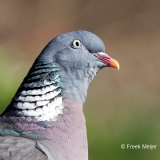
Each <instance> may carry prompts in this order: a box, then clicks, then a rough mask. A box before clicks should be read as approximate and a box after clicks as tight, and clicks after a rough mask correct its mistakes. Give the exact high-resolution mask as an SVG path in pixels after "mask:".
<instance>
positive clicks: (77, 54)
mask: <svg viewBox="0 0 160 160" xmlns="http://www.w3.org/2000/svg"><path fill="white" fill-rule="evenodd" d="M43 61H47V62H53V63H56V64H58V66H59V68H60V72H59V73H60V77H61V87H62V94H63V97H66V98H70V99H73V100H75V101H79V102H84V100H85V98H86V95H87V89H88V85H89V83H90V82H91V80H92V79H93V78H94V76H95V75H96V73H97V72H98V71H99V70H100V69H102V68H104V67H112V68H116V69H119V64H118V62H117V61H116V60H114V59H112V58H111V57H109V56H108V55H107V54H106V53H105V45H104V43H103V41H102V40H101V39H100V38H99V37H98V36H96V35H95V34H93V33H91V32H88V31H83V30H80V31H73V32H69V33H65V34H62V35H60V36H57V37H56V38H54V39H53V40H51V41H50V42H49V43H48V45H47V46H46V47H45V48H44V50H43V51H42V52H41V54H40V55H39V57H38V58H37V60H36V63H37V62H43Z"/></svg>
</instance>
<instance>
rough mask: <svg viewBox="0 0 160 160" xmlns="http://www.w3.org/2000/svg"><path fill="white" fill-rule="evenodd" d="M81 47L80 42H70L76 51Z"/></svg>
mask: <svg viewBox="0 0 160 160" xmlns="http://www.w3.org/2000/svg"><path fill="white" fill-rule="evenodd" d="M80 47H81V41H80V40H78V39H75V40H73V42H72V48H75V49H78V48H80Z"/></svg>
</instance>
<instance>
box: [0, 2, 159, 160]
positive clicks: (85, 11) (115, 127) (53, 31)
mask: <svg viewBox="0 0 160 160" xmlns="http://www.w3.org/2000/svg"><path fill="white" fill-rule="evenodd" d="M77 29H78V30H79V29H83V30H88V31H91V32H93V33H95V34H97V35H98V36H99V37H101V39H102V40H103V41H104V43H105V45H106V50H107V53H108V54H109V55H110V56H111V57H113V58H115V59H117V60H118V61H119V63H120V66H121V68H120V70H119V71H117V70H113V69H111V68H105V69H103V70H102V71H101V72H99V73H98V75H97V76H96V78H95V79H94V80H93V82H92V83H91V85H90V88H89V91H88V97H87V100H86V103H85V108H84V112H85V116H86V119H87V130H88V141H89V159H90V160H107V159H109V160H124V159H127V160H128V159H129V160H135V159H136V160H142V159H145V160H151V159H152V160H159V159H160V116H159V115H160V98H159V95H160V84H159V83H160V67H159V61H160V44H159V43H160V1H159V0H130V1H128V0H121V1H119V0H101V1H96V0H88V1H85V0H68V1H58V0H48V1H43V0H34V1H32V0H23V1H21V0H15V1H3V0H0V104H1V107H0V111H1V112H2V111H3V110H4V108H5V107H6V106H7V105H8V104H9V102H10V101H11V98H12V97H13V95H14V93H15V92H16V90H17V88H18V86H19V85H20V83H21V82H22V80H23V78H24V76H25V75H26V74H27V72H28V70H29V68H30V67H31V65H32V63H33V61H34V59H35V58H36V57H37V55H38V54H39V53H40V51H41V50H42V49H43V47H44V46H45V45H46V44H47V43H48V42H49V41H50V40H51V39H52V38H53V37H55V36H56V35H58V34H61V33H64V32H68V31H72V30H77ZM121 144H125V145H126V144H133V145H134V144H140V145H142V144H154V145H158V146H157V148H156V149H154V150H147V149H137V150H136V149H135V150H134V149H121V148H120V146H121Z"/></svg>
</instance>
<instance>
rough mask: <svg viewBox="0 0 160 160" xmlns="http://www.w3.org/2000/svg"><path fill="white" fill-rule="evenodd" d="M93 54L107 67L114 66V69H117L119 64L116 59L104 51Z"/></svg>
mask: <svg viewBox="0 0 160 160" xmlns="http://www.w3.org/2000/svg"><path fill="white" fill-rule="evenodd" d="M94 56H96V57H97V58H98V59H100V60H101V61H102V62H103V63H104V64H106V66H107V67H112V68H115V69H118V70H119V68H120V66H119V63H118V61H116V60H115V59H113V58H111V57H110V56H108V55H107V54H106V53H104V52H98V53H95V54H94Z"/></svg>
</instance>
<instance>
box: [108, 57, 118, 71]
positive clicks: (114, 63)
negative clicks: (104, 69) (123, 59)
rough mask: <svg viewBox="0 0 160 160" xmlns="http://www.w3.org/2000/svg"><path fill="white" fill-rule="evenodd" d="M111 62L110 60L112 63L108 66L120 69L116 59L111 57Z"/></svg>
mask: <svg viewBox="0 0 160 160" xmlns="http://www.w3.org/2000/svg"><path fill="white" fill-rule="evenodd" d="M111 62H112V63H111V64H110V67H112V68H115V69H117V70H119V69H120V65H119V63H118V61H116V60H115V59H112V61H111Z"/></svg>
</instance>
